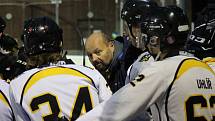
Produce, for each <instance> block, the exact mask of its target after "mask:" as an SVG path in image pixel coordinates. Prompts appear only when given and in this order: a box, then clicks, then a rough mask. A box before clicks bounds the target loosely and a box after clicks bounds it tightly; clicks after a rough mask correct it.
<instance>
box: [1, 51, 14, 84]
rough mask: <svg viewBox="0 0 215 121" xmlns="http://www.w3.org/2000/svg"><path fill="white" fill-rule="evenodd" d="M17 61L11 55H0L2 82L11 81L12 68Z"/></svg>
mask: <svg viewBox="0 0 215 121" xmlns="http://www.w3.org/2000/svg"><path fill="white" fill-rule="evenodd" d="M16 61H17V57H16V56H14V55H12V54H7V55H5V54H2V53H0V73H1V74H2V76H3V79H4V80H7V79H11V77H12V72H13V66H14V65H15V63H16Z"/></svg>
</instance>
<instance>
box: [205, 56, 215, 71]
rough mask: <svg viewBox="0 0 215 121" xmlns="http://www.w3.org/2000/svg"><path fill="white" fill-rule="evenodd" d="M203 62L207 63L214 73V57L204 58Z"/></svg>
mask: <svg viewBox="0 0 215 121" xmlns="http://www.w3.org/2000/svg"><path fill="white" fill-rule="evenodd" d="M203 62H205V63H207V64H208V65H209V66H210V67H211V68H212V69H213V70H214V72H215V57H207V58H204V59H203Z"/></svg>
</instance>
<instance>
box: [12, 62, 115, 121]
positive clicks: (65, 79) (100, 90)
mask: <svg viewBox="0 0 215 121" xmlns="http://www.w3.org/2000/svg"><path fill="white" fill-rule="evenodd" d="M11 90H12V91H11V92H12V93H11V95H12V96H11V98H12V99H13V100H14V101H15V103H16V104H13V107H15V110H16V111H18V114H19V116H17V117H18V118H21V119H24V120H35V121H43V120H45V121H53V120H57V119H58V120H59V118H63V117H66V118H67V119H69V120H75V119H77V118H78V117H79V116H80V115H82V114H84V113H86V112H88V111H89V110H91V109H92V108H93V107H94V106H96V105H97V104H99V103H100V102H102V101H103V100H105V99H107V98H109V97H110V95H111V92H110V90H109V89H108V88H107V87H106V81H105V80H104V78H103V77H102V76H101V75H100V74H99V73H98V72H97V71H96V70H93V69H91V68H87V67H83V66H78V65H64V66H51V67H45V68H41V69H39V68H36V69H32V70H29V71H26V72H24V73H23V74H22V75H20V76H19V77H18V78H17V79H15V80H13V81H12V83H11ZM17 104H18V105H17ZM21 111H22V113H19V112H21ZM25 113H26V114H27V116H24V114H25Z"/></svg>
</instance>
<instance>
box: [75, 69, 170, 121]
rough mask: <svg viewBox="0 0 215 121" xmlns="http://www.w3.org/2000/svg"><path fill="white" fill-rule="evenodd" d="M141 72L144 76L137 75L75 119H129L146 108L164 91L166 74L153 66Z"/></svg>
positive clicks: (79, 120) (83, 120)
mask: <svg viewBox="0 0 215 121" xmlns="http://www.w3.org/2000/svg"><path fill="white" fill-rule="evenodd" d="M142 73H145V75H144V76H145V77H144V78H143V77H142V76H139V77H137V78H136V79H135V80H133V81H132V82H131V83H129V84H127V85H125V86H124V87H122V88H121V89H120V90H119V91H117V92H116V93H115V94H114V95H113V96H112V97H111V98H110V99H109V100H107V101H104V102H103V103H102V104H100V105H99V106H96V107H95V108H94V109H93V110H92V111H90V112H89V113H87V114H86V115H84V116H83V117H80V118H79V119H78V120H77V121H89V120H92V121H123V120H130V119H132V118H133V117H132V116H134V115H135V113H137V112H141V111H144V110H146V109H148V108H149V107H150V106H151V105H152V104H154V102H155V101H156V100H157V99H158V98H159V97H160V96H162V95H163V94H164V92H165V91H166V89H167V87H168V84H167V83H165V82H164V81H165V80H166V79H168V78H167V75H168V74H167V73H166V72H165V73H166V74H165V73H164V72H162V71H157V70H156V69H155V68H152V69H145V71H143V72H142Z"/></svg>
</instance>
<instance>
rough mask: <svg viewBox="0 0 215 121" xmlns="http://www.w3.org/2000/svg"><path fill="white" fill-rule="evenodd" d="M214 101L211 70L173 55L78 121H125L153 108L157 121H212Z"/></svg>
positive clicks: (148, 68)
mask: <svg viewBox="0 0 215 121" xmlns="http://www.w3.org/2000/svg"><path fill="white" fill-rule="evenodd" d="M214 99H215V74H214V72H213V71H212V69H211V68H210V67H209V66H208V65H207V64H205V63H203V62H202V61H200V60H197V59H196V58H194V57H193V58H192V57H186V56H174V57H169V58H166V59H165V60H163V61H156V62H152V63H150V65H149V66H147V68H144V69H143V70H142V71H141V72H140V73H139V76H138V77H136V78H135V80H133V81H131V82H130V83H129V84H127V85H125V86H124V87H123V88H121V89H120V90H119V91H118V92H116V93H115V94H114V95H113V96H112V97H111V98H110V99H109V100H107V101H105V102H103V103H102V104H101V105H99V106H96V107H95V108H94V109H93V110H91V111H90V112H88V113H87V114H86V115H84V116H82V117H80V118H79V119H78V120H77V121H106V120H107V121H125V120H129V119H132V118H134V116H135V115H136V114H138V113H140V112H141V111H144V110H146V109H148V108H149V107H151V106H152V105H153V107H154V108H156V109H155V110H156V111H154V110H151V113H152V116H153V119H154V120H155V121H197V120H198V121H213V120H214V119H215V117H214V116H215V107H214V105H215V100H214ZM98 112H99V113H98ZM95 113H97V114H95Z"/></svg>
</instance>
